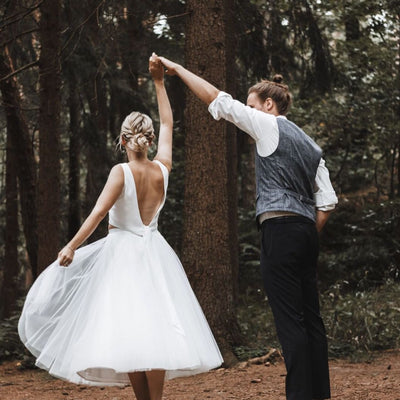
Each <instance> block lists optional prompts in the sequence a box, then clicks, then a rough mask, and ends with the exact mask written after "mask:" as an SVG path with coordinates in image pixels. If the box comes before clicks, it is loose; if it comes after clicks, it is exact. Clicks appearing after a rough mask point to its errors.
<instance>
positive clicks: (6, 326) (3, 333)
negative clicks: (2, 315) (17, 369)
mask: <svg viewBox="0 0 400 400" xmlns="http://www.w3.org/2000/svg"><path fill="white" fill-rule="evenodd" d="M18 319H19V315H13V316H12V317H10V318H8V319H5V320H3V321H1V322H0V361H4V360H7V359H22V358H23V357H24V356H25V354H26V349H25V347H24V345H23V344H22V343H21V341H20V339H19V336H18V331H17V327H18Z"/></svg>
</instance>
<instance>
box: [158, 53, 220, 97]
mask: <svg viewBox="0 0 400 400" xmlns="http://www.w3.org/2000/svg"><path fill="white" fill-rule="evenodd" d="M159 59H160V60H161V62H162V64H163V65H164V67H165V68H166V69H167V70H166V73H167V74H168V75H177V76H179V78H181V79H182V81H183V82H184V83H185V84H186V85H187V86H188V87H189V89H190V90H191V91H192V92H193V93H194V94H195V95H196V96H197V97H198V98H199V99H200V100H201V101H203V102H204V103H206V104H207V105H209V104H210V103H211V102H212V101H213V100H214V99H215V98H216V97H217V96H218V93H219V90H218V89H217V88H216V87H215V86H213V85H211V83H209V82H207V81H206V80H204V79H203V78H200V77H199V76H197V75H195V74H194V73H193V72H190V71H188V70H187V69H186V68H184V67H182V65H179V64H177V63H174V62H173V61H170V60H168V59H167V58H165V57H159Z"/></svg>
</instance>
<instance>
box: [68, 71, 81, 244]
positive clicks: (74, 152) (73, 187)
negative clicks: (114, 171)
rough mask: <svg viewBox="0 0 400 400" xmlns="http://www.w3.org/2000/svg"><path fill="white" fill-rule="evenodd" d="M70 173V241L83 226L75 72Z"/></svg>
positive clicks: (71, 83) (71, 96)
mask: <svg viewBox="0 0 400 400" xmlns="http://www.w3.org/2000/svg"><path fill="white" fill-rule="evenodd" d="M68 86H69V99H68V103H69V173H68V194H69V196H68V200H69V203H68V239H71V238H72V237H73V236H74V235H75V233H76V232H77V231H78V229H79V227H80V225H81V201H80V169H79V160H80V140H79V95H78V87H77V86H78V82H77V80H76V77H75V73H74V71H71V73H70V74H69V82H68Z"/></svg>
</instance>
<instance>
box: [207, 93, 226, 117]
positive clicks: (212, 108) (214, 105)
mask: <svg viewBox="0 0 400 400" xmlns="http://www.w3.org/2000/svg"><path fill="white" fill-rule="evenodd" d="M225 96H226V97H230V98H232V96H231V95H230V94H228V93H226V92H223V91H222V90H220V91H219V93H218V95H217V97H216V98H215V99H214V100H213V101H212V102H211V103H210V104H209V105H208V111H209V113H210V114H211V115H212V117H213V118H214V119H216V120H217V121H219V120H220V119H221V118H222V115H220V114H219V107H218V105H219V102H220V99H221V97H225Z"/></svg>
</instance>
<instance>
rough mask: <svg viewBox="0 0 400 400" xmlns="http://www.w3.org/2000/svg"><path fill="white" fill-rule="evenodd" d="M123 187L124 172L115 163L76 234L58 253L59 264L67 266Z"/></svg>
mask: <svg viewBox="0 0 400 400" xmlns="http://www.w3.org/2000/svg"><path fill="white" fill-rule="evenodd" d="M123 187H124V172H123V170H122V168H121V167H120V166H119V165H115V166H114V167H113V168H112V169H111V171H110V175H109V176H108V179H107V183H106V184H105V186H104V189H103V191H102V192H101V194H100V196H99V198H98V199H97V202H96V205H95V206H94V208H93V210H92V212H91V213H90V214H89V216H88V217H87V218H86V220H85V222H84V223H83V224H82V226H81V228H80V229H79V231H78V232H77V233H76V235H75V236H74V237H73V238H72V239H71V240H70V241H69V242H68V243H67V244H66V245H65V246H64V248H63V249H62V250H61V251H60V252H59V253H58V261H59V263H60V265H63V266H68V265H69V264H71V262H72V259H73V258H74V252H75V250H76V249H77V248H78V247H79V246H80V245H81V244H82V243H83V242H84V241H85V240H86V239H87V238H88V237H89V236H90V235H91V234H92V233H93V231H94V230H95V229H96V228H97V226H98V225H99V223H100V222H101V221H102V220H103V218H104V217H105V216H106V215H107V213H108V211H109V210H110V208H111V207H112V206H113V204H114V203H115V202H116V201H117V199H118V197H119V195H120V194H121V191H122V188H123Z"/></svg>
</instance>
